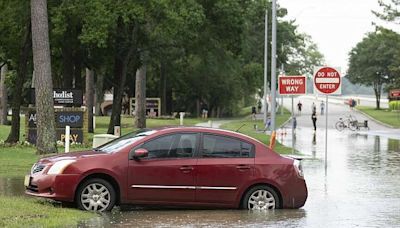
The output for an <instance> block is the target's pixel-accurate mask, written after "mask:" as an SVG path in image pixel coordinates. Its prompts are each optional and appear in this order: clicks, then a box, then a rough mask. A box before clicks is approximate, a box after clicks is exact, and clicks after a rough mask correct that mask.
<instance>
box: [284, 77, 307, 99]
mask: <svg viewBox="0 0 400 228" xmlns="http://www.w3.org/2000/svg"><path fill="white" fill-rule="evenodd" d="M278 84H279V86H278V89H279V94H281V95H300V94H306V92H307V79H306V76H301V75H300V76H284V75H280V76H279V78H278Z"/></svg>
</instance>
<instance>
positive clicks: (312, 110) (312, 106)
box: [311, 102, 317, 112]
mask: <svg viewBox="0 0 400 228" xmlns="http://www.w3.org/2000/svg"><path fill="white" fill-rule="evenodd" d="M311 112H317V106H316V105H315V103H314V102H313V103H312V105H311Z"/></svg>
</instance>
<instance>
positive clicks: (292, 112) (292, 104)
mask: <svg viewBox="0 0 400 228" xmlns="http://www.w3.org/2000/svg"><path fill="white" fill-rule="evenodd" d="M294 124H295V123H294V100H293V95H292V154H294V129H295V128H294Z"/></svg>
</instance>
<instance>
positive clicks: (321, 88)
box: [314, 67, 342, 95]
mask: <svg viewBox="0 0 400 228" xmlns="http://www.w3.org/2000/svg"><path fill="white" fill-rule="evenodd" d="M339 72H340V71H339V70H338V69H337V68H333V67H318V68H316V69H315V71H314V92H316V93H319V94H326V95H329V94H341V93H342V88H341V85H342V80H341V78H340V73H339Z"/></svg>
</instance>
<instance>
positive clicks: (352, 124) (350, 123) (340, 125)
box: [335, 115, 358, 131]
mask: <svg viewBox="0 0 400 228" xmlns="http://www.w3.org/2000/svg"><path fill="white" fill-rule="evenodd" d="M357 123H358V121H357V119H355V118H354V117H353V116H352V115H349V116H348V117H347V119H345V120H343V118H339V121H338V122H336V124H335V128H336V130H338V131H343V130H344V129H345V128H348V129H350V130H352V131H355V130H357V128H358V126H357Z"/></svg>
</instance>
